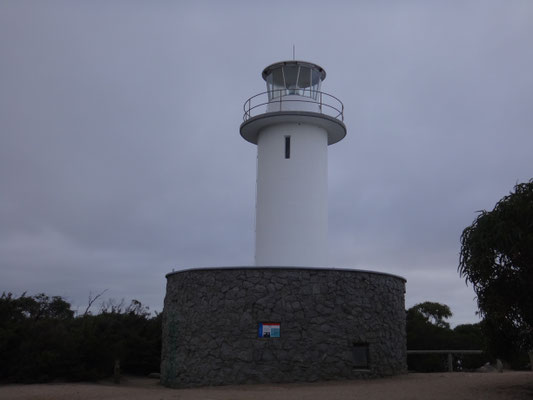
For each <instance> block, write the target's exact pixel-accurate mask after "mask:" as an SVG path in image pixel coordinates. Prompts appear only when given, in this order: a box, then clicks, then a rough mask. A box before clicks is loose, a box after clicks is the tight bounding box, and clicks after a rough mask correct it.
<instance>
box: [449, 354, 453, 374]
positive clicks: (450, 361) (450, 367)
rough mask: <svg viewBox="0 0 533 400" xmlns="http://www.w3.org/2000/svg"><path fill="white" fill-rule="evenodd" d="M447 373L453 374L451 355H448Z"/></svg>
mask: <svg viewBox="0 0 533 400" xmlns="http://www.w3.org/2000/svg"><path fill="white" fill-rule="evenodd" d="M448 372H453V355H452V353H448Z"/></svg>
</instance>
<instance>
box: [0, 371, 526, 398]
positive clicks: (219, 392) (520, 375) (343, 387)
mask: <svg viewBox="0 0 533 400" xmlns="http://www.w3.org/2000/svg"><path fill="white" fill-rule="evenodd" d="M0 399H1V400H67V399H68V400H126V399H127V400H133V399H134V400H177V399H179V400H188V399H198V400H200V399H201V400H222V399H224V400H230V399H231V400H239V399H247V400H248V399H258V400H261V399H265V400H267V399H268V400H273V399H287V400H289V399H290V400H304V399H309V400H311V399H313V400H315V399H339V400H343V399H365V400H377V399H394V400H414V399H429V400H445V399H446V400H447V399H450V400H451V399H453V400H462V399H464V400H472V399H483V400H492V399H504V400H505V399H509V400H511V399H512V400H522V399H529V400H531V399H533V372H504V373H502V374H500V373H485V374H482V373H435V374H408V375H403V376H398V377H394V378H384V379H376V380H367V381H335V382H320V383H293V384H269V385H267V384H265V385H242V386H219V387H208V388H198V389H168V388H165V387H162V386H160V385H159V384H158V382H157V381H155V380H152V379H147V378H131V377H130V378H127V379H125V380H124V382H123V383H122V384H120V385H114V384H112V383H105V382H104V383H95V384H88V383H74V384H70V383H69V384H44V385H7V386H1V387H0Z"/></svg>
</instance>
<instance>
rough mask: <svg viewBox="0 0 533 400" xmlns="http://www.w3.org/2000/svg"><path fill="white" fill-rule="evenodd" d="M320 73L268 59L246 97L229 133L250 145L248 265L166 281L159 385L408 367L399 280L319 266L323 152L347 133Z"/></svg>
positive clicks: (175, 275)
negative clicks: (253, 150)
mask: <svg viewBox="0 0 533 400" xmlns="http://www.w3.org/2000/svg"><path fill="white" fill-rule="evenodd" d="M325 78H326V71H324V69H323V68H322V67H320V66H318V65H316V64H313V63H310V62H304V61H296V60H292V61H283V62H278V63H275V64H272V65H269V66H268V67H266V68H265V69H264V70H263V79H264V80H265V82H266V91H265V92H263V93H259V94H257V95H255V96H252V97H250V98H249V99H248V100H247V101H246V102H245V104H244V121H243V122H242V124H241V125H240V134H241V136H242V137H243V138H244V139H245V140H247V141H248V142H250V143H253V144H255V145H257V187H256V191H257V193H256V226H255V263H254V265H244V266H205V267H199V268H191V267H187V266H183V267H182V268H179V269H178V270H173V271H172V272H170V273H168V274H167V275H166V278H167V289H166V295H165V306H164V308H163V319H162V336H161V337H162V350H161V383H162V384H163V385H165V386H170V387H179V388H184V387H194V386H208V385H209V386H211V385H228V384H242V383H272V382H299V381H312V382H314V381H317V380H332V379H357V378H371V377H373V378H375V377H380V376H389V375H396V374H403V373H406V372H407V363H406V357H407V355H406V348H407V346H406V331H405V279H404V278H402V277H399V276H395V275H391V274H387V273H383V272H377V271H370V270H366V269H365V270H359V269H351V268H339V267H335V266H328V264H327V263H328V260H327V253H328V250H327V234H328V205H327V192H328V179H327V176H328V146H329V145H331V144H334V143H337V142H339V141H340V140H342V139H343V138H344V137H345V136H346V126H345V125H344V122H343V120H344V107H343V105H342V102H341V101H340V100H338V99H337V98H336V97H335V96H332V95H330V94H326V93H325V92H323V91H322V88H321V87H322V81H323V80H324V79H325ZM236 79H238V78H236Z"/></svg>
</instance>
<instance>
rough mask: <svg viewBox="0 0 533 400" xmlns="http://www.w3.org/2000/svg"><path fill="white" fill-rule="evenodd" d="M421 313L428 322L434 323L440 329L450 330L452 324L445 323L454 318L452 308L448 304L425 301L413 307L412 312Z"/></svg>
mask: <svg viewBox="0 0 533 400" xmlns="http://www.w3.org/2000/svg"><path fill="white" fill-rule="evenodd" d="M411 309H412V310H415V311H416V312H419V313H420V314H421V315H422V316H423V317H424V318H425V319H426V321H427V322H430V323H432V324H433V325H435V326H438V327H440V328H449V327H450V324H449V323H448V322H446V321H445V319H448V318H450V317H451V316H452V311H451V310H450V307H448V306H447V305H446V304H441V303H434V302H432V301H425V302H423V303H419V304H416V305H415V306H413V307H411V308H410V310H411Z"/></svg>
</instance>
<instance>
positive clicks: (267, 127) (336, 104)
mask: <svg viewBox="0 0 533 400" xmlns="http://www.w3.org/2000/svg"><path fill="white" fill-rule="evenodd" d="M262 75H263V79H264V80H265V81H266V84H267V91H266V92H263V93H260V94H258V95H255V96H253V97H251V98H250V99H248V100H247V101H246V103H245V105H244V122H243V123H242V124H241V127H240V133H241V136H242V137H243V138H244V139H246V140H247V141H249V142H251V143H254V144H256V145H257V193H256V196H257V197H256V221H255V265H256V266H317V267H318V266H326V265H327V254H328V251H327V234H328V206H327V192H328V181H327V174H328V166H327V163H328V145H331V144H333V143H337V142H338V141H340V140H342V139H343V138H344V136H346V126H345V125H344V123H343V119H344V116H343V104H342V102H341V101H340V100H338V99H337V98H336V97H334V96H332V95H329V94H326V93H324V92H322V91H321V84H322V81H323V80H324V79H325V78H326V71H324V69H323V68H321V67H320V66H318V65H316V64H313V63H309V62H303V61H296V60H292V61H283V62H278V63H275V64H272V65H270V66H268V67H266V68H265V69H264V70H263V74H262Z"/></svg>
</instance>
